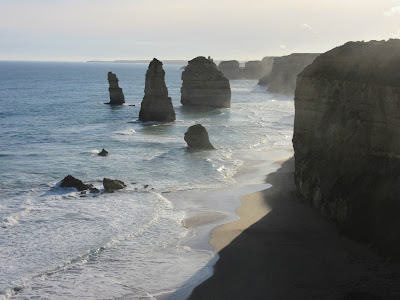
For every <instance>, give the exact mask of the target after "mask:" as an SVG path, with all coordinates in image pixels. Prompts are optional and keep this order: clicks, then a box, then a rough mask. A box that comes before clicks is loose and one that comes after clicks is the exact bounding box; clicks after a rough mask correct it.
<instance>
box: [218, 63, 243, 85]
mask: <svg viewBox="0 0 400 300" xmlns="http://www.w3.org/2000/svg"><path fill="white" fill-rule="evenodd" d="M218 70H219V71H221V72H222V74H224V76H225V77H226V78H228V79H233V80H235V79H240V78H242V70H241V69H240V67H239V62H238V61H237V60H226V61H221V62H220V63H219V65H218Z"/></svg>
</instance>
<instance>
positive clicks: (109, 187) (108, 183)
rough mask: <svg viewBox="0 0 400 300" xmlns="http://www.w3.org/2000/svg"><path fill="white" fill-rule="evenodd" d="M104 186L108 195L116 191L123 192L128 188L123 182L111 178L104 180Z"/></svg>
mask: <svg viewBox="0 0 400 300" xmlns="http://www.w3.org/2000/svg"><path fill="white" fill-rule="evenodd" d="M103 186H104V191H105V192H106V193H111V192H113V191H115V190H122V189H123V188H126V185H125V183H124V182H123V181H121V180H117V179H110V178H104V179H103Z"/></svg>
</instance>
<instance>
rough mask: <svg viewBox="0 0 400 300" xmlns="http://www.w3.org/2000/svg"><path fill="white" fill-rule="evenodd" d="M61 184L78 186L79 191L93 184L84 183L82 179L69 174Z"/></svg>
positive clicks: (67, 186) (72, 186) (66, 186)
mask: <svg viewBox="0 0 400 300" xmlns="http://www.w3.org/2000/svg"><path fill="white" fill-rule="evenodd" d="M60 186H61V187H62V188H76V189H77V190H78V191H84V190H87V189H89V188H90V187H91V185H87V184H84V183H83V182H82V181H81V180H79V179H77V178H75V177H73V176H71V175H68V176H67V177H65V178H64V179H63V180H62V181H61V184H60Z"/></svg>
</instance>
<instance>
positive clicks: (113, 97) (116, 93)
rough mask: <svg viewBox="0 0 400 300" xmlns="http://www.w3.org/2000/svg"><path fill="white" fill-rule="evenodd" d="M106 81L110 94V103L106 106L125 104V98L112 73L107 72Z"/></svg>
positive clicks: (115, 76)
mask: <svg viewBox="0 0 400 300" xmlns="http://www.w3.org/2000/svg"><path fill="white" fill-rule="evenodd" d="M107 79H108V83H109V85H110V87H109V88H108V91H109V92H110V102H109V103H108V104H113V105H122V104H124V103H125V96H124V93H123V92H122V89H121V88H120V87H119V86H118V78H117V75H115V74H114V73H112V72H108V74H107Z"/></svg>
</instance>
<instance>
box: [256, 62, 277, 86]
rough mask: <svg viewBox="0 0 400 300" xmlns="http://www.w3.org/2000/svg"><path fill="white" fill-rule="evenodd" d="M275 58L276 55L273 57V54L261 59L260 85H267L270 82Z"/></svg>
mask: <svg viewBox="0 0 400 300" xmlns="http://www.w3.org/2000/svg"><path fill="white" fill-rule="evenodd" d="M274 59H275V57H273V56H266V57H263V59H262V61H261V65H262V72H261V74H260V80H259V81H258V84H259V85H267V84H268V80H269V76H270V75H271V72H272V67H273V65H274Z"/></svg>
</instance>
